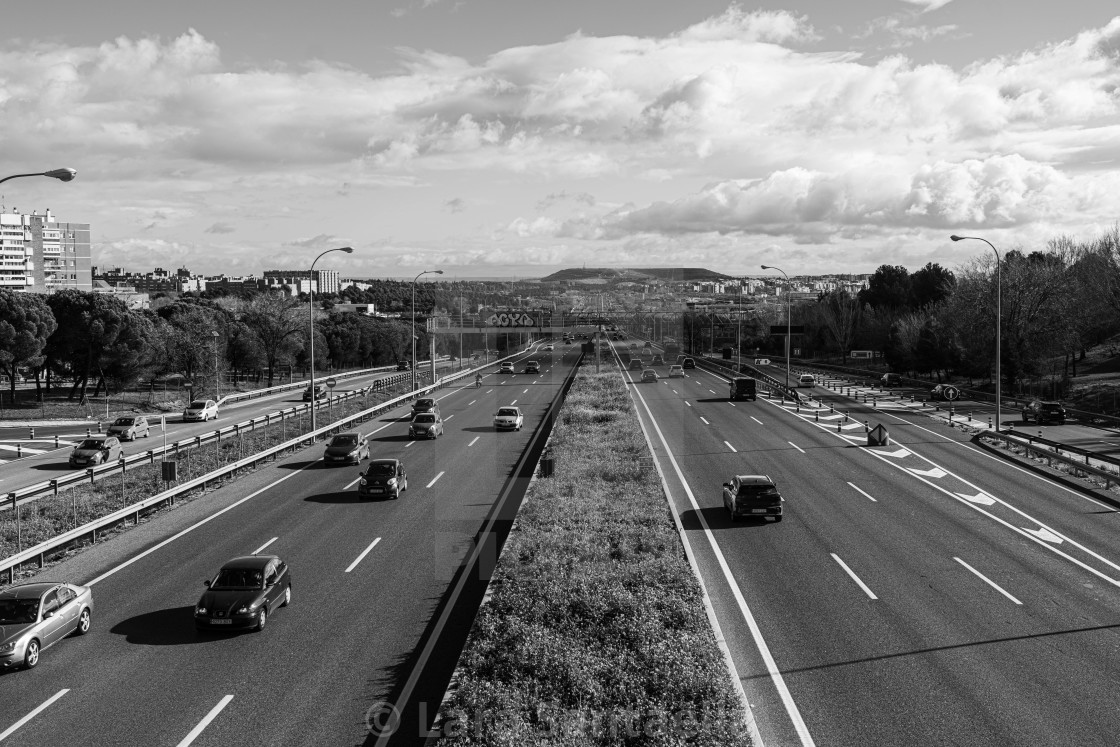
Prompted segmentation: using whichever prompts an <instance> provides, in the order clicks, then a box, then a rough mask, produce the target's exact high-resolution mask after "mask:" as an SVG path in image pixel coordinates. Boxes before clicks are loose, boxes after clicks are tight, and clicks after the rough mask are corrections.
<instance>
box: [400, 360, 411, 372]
mask: <svg viewBox="0 0 1120 747" xmlns="http://www.w3.org/2000/svg"><path fill="white" fill-rule="evenodd" d="M397 370H398V371H411V370H412V361H397Z"/></svg>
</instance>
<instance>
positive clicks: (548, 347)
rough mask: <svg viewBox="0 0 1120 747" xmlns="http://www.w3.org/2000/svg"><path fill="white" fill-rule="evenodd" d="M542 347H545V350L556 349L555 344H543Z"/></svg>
mask: <svg viewBox="0 0 1120 747" xmlns="http://www.w3.org/2000/svg"><path fill="white" fill-rule="evenodd" d="M544 349H545V350H555V349H556V346H555V345H545V346H544Z"/></svg>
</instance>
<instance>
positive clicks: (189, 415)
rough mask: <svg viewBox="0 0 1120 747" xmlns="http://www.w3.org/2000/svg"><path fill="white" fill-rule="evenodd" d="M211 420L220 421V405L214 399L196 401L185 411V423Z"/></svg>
mask: <svg viewBox="0 0 1120 747" xmlns="http://www.w3.org/2000/svg"><path fill="white" fill-rule="evenodd" d="M210 419H213V420H217V419H218V403H217V402H215V401H214V400H212V399H196V400H195V401H194V402H191V403H190V404H189V405H187V409H185V410H183V420H184V421H191V420H201V421H206V420H210Z"/></svg>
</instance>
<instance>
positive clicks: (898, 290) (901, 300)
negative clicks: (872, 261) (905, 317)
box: [859, 265, 913, 311]
mask: <svg viewBox="0 0 1120 747" xmlns="http://www.w3.org/2000/svg"><path fill="white" fill-rule="evenodd" d="M859 301H860V304H862V305H865V306H870V307H872V308H873V309H887V310H898V311H904V310H906V309H909V308H913V292H912V282H911V279H910V271H909V270H907V269H906V268H905V267H902V266H901V265H895V266H891V265H880V266H879V269H877V270H875V274H873V275H872V276H871V278H870V279H869V280H868V281H867V287H866V288H864V289H863V290H861V291H860V292H859Z"/></svg>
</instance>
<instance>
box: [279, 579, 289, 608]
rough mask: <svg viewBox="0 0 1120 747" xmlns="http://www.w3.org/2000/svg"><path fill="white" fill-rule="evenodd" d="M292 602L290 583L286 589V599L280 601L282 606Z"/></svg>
mask: <svg viewBox="0 0 1120 747" xmlns="http://www.w3.org/2000/svg"><path fill="white" fill-rule="evenodd" d="M291 603H292V585H291V584H288V588H287V589H284V601H283V602H281V603H280V606H281V607H287V606H288V605H289V604H291Z"/></svg>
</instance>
